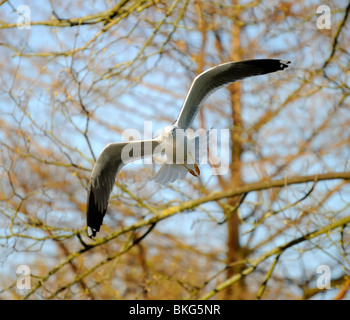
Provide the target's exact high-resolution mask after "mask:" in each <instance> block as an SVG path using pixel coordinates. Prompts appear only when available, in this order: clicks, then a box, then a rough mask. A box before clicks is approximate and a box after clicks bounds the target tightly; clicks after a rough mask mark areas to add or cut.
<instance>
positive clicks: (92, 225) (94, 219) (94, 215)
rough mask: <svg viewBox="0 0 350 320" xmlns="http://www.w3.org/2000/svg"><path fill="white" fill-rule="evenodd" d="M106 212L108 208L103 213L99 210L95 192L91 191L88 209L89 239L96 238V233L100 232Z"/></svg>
mask: <svg viewBox="0 0 350 320" xmlns="http://www.w3.org/2000/svg"><path fill="white" fill-rule="evenodd" d="M106 211H107V208H106V209H104V210H102V211H101V210H100V209H99V207H98V205H97V204H96V203H95V196H94V192H93V190H91V189H90V190H89V193H88V205H87V208H86V219H87V235H88V237H89V238H93V237H95V236H96V233H97V232H99V231H100V227H101V225H102V223H103V218H104V216H105V214H106Z"/></svg>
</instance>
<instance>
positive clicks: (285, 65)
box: [279, 60, 292, 70]
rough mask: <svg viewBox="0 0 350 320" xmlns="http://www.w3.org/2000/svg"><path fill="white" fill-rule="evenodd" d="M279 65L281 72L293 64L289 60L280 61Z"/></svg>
mask: <svg viewBox="0 0 350 320" xmlns="http://www.w3.org/2000/svg"><path fill="white" fill-rule="evenodd" d="M279 63H280V68H281V70H284V69H285V68H288V67H289V64H291V63H292V62H291V61H289V60H279Z"/></svg>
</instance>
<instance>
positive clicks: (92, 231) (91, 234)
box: [86, 226, 99, 239]
mask: <svg viewBox="0 0 350 320" xmlns="http://www.w3.org/2000/svg"><path fill="white" fill-rule="evenodd" d="M98 231H99V230H96V229H94V228H92V227H91V226H88V227H87V231H86V232H87V235H88V237H89V238H90V239H92V238H93V237H96V233H97V232H98Z"/></svg>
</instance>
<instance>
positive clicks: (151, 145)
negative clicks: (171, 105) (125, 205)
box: [86, 139, 159, 237]
mask: <svg viewBox="0 0 350 320" xmlns="http://www.w3.org/2000/svg"><path fill="white" fill-rule="evenodd" d="M158 144H159V142H158V140H156V139H152V140H137V141H128V142H118V143H111V144H109V145H107V146H106V147H105V148H104V149H103V151H102V153H101V154H100V156H99V157H98V159H97V161H96V163H95V166H94V168H93V170H92V173H91V178H90V185H89V193H88V201H87V210H86V218H87V226H88V236H89V237H93V236H95V235H96V232H98V231H100V227H101V225H102V222H103V217H104V215H105V213H106V211H107V206H108V200H109V197H110V195H111V192H112V189H113V186H114V183H115V178H116V175H117V173H118V172H119V171H120V169H121V168H122V167H123V166H124V165H126V164H127V163H129V162H132V161H136V160H139V159H141V158H143V157H145V156H149V155H152V154H153V152H154V149H155V148H156V147H157V146H158Z"/></svg>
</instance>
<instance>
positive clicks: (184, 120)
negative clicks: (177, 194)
mask: <svg viewBox="0 0 350 320" xmlns="http://www.w3.org/2000/svg"><path fill="white" fill-rule="evenodd" d="M289 63H290V61H286V60H277V59H257V60H245V61H239V62H227V63H223V64H220V65H218V66H215V67H213V68H210V69H208V70H207V71H205V72H203V73H201V74H200V75H198V76H197V77H196V78H195V79H194V81H193V82H192V85H191V87H190V90H189V92H188V94H187V96H186V98H185V101H184V103H183V105H182V108H181V110H180V114H179V116H178V117H177V119H176V121H175V122H174V124H173V125H169V126H166V127H165V128H164V129H163V130H162V133H161V134H160V135H159V136H157V137H156V138H154V139H150V140H136V141H125V142H117V143H110V144H108V145H107V146H106V147H105V148H104V149H103V151H102V153H101V154H100V156H99V157H98V159H97V161H96V163H95V165H94V168H93V170H92V173H91V178H90V183H89V192H88V201H87V227H88V228H87V232H88V236H89V237H93V236H95V235H96V233H97V232H98V231H100V227H101V225H102V222H103V218H104V215H105V213H106V210H107V206H108V201H109V197H110V194H111V192H112V189H113V186H114V184H115V178H116V175H117V173H118V172H119V171H120V170H121V168H122V167H123V166H124V165H126V164H128V163H130V162H132V161H135V160H139V159H141V158H144V157H146V156H157V155H161V154H162V153H165V161H164V164H163V165H162V166H161V168H160V170H159V171H158V172H157V173H156V175H155V176H154V177H153V178H152V179H153V180H155V181H156V182H160V183H162V184H165V183H168V182H173V181H175V180H177V179H179V178H180V179H182V178H184V177H185V176H186V174H187V173H188V172H189V173H190V174H192V175H193V176H198V175H199V174H200V171H199V168H198V166H197V163H198V152H199V151H200V147H199V146H198V141H199V139H198V137H190V136H189V135H187V133H186V130H187V129H188V128H189V127H190V126H191V124H192V122H193V119H194V118H195V116H196V115H197V113H198V111H199V109H200V107H201V105H202V103H203V101H204V100H205V99H206V98H207V97H208V96H209V95H210V94H211V93H213V92H214V91H215V90H217V89H218V88H220V87H222V86H224V85H227V84H229V83H232V82H235V81H239V80H242V79H244V78H248V77H252V76H258V75H263V74H268V73H272V72H276V71H279V70H284V69H285V68H287V67H288V64H289ZM125 150H127V151H125ZM128 150H130V151H128ZM135 150H136V152H135ZM131 151H132V152H131ZM130 153H132V154H130Z"/></svg>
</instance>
